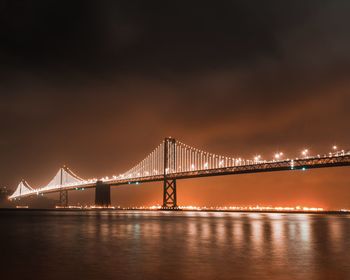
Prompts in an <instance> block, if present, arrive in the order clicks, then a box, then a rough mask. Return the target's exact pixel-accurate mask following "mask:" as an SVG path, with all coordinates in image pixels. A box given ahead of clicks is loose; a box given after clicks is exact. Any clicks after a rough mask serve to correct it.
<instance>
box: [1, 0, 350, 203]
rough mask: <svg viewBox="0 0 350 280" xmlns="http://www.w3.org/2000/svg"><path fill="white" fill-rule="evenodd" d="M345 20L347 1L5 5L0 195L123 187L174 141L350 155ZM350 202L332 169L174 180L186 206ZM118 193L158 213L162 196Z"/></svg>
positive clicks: (237, 152) (151, 187) (343, 177)
mask: <svg viewBox="0 0 350 280" xmlns="http://www.w3.org/2000/svg"><path fill="white" fill-rule="evenodd" d="M349 10H350V2H349V1H343V0H329V1H325V0H315V1H310V0H306V1H295V0H290V1H289V0H288V1H278V0H276V1H261V0H255V1H253V0H250V1H249V0H248V1H210V2H209V1H189V0H187V1H171V2H169V1H152V0H150V1H141V0H132V1H131V0H128V1H62V0H50V1H48V0H46V1H16V0H11V1H10V0H3V1H1V3H0V34H1V36H0V74H1V75H0V129H1V137H0V156H1V162H0V185H3V186H7V187H11V188H15V187H16V186H17V184H18V182H19V181H20V180H21V179H22V178H25V179H26V180H27V181H28V182H29V183H30V184H31V185H32V186H33V187H36V186H39V185H44V184H46V183H47V182H48V181H49V180H50V179H51V177H52V176H53V175H54V174H55V173H56V172H57V170H58V168H59V167H60V166H62V165H63V164H67V165H68V166H69V167H70V168H71V169H72V170H74V171H75V172H76V173H77V174H79V175H80V176H81V177H83V178H94V177H101V176H110V175H113V174H120V173H122V172H124V171H126V170H127V169H129V168H130V167H132V166H133V165H134V164H136V163H137V162H138V161H140V160H141V159H143V158H144V157H145V156H146V155H147V154H148V153H149V152H150V151H151V150H153V148H155V147H156V146H157V145H158V144H159V143H160V142H161V141H162V140H163V138H164V137H166V136H173V137H175V138H177V139H179V140H181V141H182V142H185V143H186V144H188V145H191V146H195V147H197V148H200V149H203V150H207V151H209V152H213V153H217V154H222V155H227V156H232V157H244V158H253V157H254V155H256V154H261V155H262V156H263V157H264V158H265V159H270V158H272V157H273V154H274V152H276V151H283V152H284V153H285V154H286V155H287V156H290V157H293V156H296V157H297V156H300V152H301V150H302V149H304V148H309V149H310V153H312V154H318V153H321V154H323V153H328V152H329V151H330V150H331V147H332V145H335V144H336V145H338V146H339V147H340V148H342V149H343V148H344V149H350V141H349V140H350V130H349V120H350V110H349V105H350V79H349V74H350V67H349V66H350V36H349V26H350V17H349ZM349 189H350V176H349V169H347V168H337V169H323V170H314V171H306V172H300V171H296V172H281V173H265V174H256V175H240V176H225V177H213V178H202V179H196V180H184V181H178V200H179V204H180V205H199V206H201V205H207V206H216V205H221V206H228V205H257V204H259V205H278V206H296V205H306V206H315V207H325V208H335V209H340V208H350V192H349ZM112 194H113V197H112V202H113V204H114V205H122V206H131V205H154V204H160V203H161V199H162V184H161V183H150V184H146V185H141V186H122V187H115V188H113V191H112ZM56 196H57V195H56ZM56 198H57V197H56ZM93 200H94V195H93V190H90V191H87V192H75V193H74V192H72V193H71V203H77V202H80V203H90V202H92V201H93Z"/></svg>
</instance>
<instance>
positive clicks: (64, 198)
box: [60, 190, 68, 207]
mask: <svg viewBox="0 0 350 280" xmlns="http://www.w3.org/2000/svg"><path fill="white" fill-rule="evenodd" d="M60 206H61V207H68V191H67V190H65V191H60Z"/></svg>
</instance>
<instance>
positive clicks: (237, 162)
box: [10, 137, 350, 209]
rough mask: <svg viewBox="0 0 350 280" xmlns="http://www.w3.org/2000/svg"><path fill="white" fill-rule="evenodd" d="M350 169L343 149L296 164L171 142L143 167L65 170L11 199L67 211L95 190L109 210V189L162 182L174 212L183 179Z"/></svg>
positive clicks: (166, 201)
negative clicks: (47, 201) (51, 202)
mask: <svg viewBox="0 0 350 280" xmlns="http://www.w3.org/2000/svg"><path fill="white" fill-rule="evenodd" d="M349 165H350V151H344V150H342V151H338V150H336V149H334V150H333V151H332V152H330V153H327V154H324V155H316V156H309V155H308V150H305V151H303V154H302V157H301V158H293V159H284V158H283V155H282V153H277V154H276V155H275V157H274V159H272V160H269V161H267V160H262V159H261V157H260V156H256V157H254V159H242V158H234V157H227V156H221V155H217V154H213V153H209V152H206V151H203V150H200V149H197V148H194V147H191V146H189V145H186V144H184V143H182V142H180V141H177V140H176V139H174V138H171V137H168V138H165V139H164V141H162V143H161V144H160V145H159V146H158V147H156V148H155V149H154V150H153V151H152V152H151V153H150V154H149V155H148V156H147V157H146V158H144V159H143V160H142V161H141V162H139V163H138V164H137V165H135V166H134V167H132V168H131V169H130V170H128V171H126V172H125V173H122V174H120V175H118V176H112V177H105V178H100V179H88V180H85V179H82V178H80V177H79V176H78V175H76V174H75V173H74V172H73V171H72V170H70V169H69V168H68V167H67V166H64V167H62V168H60V169H59V171H58V172H57V174H56V175H55V176H54V178H53V179H52V180H51V181H50V182H49V183H48V184H47V185H46V186H42V187H38V188H32V187H31V186H30V185H29V184H28V183H27V182H26V181H25V180H22V181H21V182H20V183H19V185H18V187H17V189H16V190H15V192H14V193H13V194H12V195H11V196H10V199H11V200H18V199H21V198H24V197H29V196H35V195H44V194H48V193H59V198H60V205H61V206H62V207H67V206H68V192H69V191H73V190H80V189H87V188H95V204H96V206H100V207H108V206H110V205H111V195H110V193H111V186H118V185H126V184H140V183H146V182H163V204H162V206H163V208H164V209H176V208H178V204H177V190H176V183H177V180H180V179H189V178H197V177H208V176H222V175H234V174H237V175H238V174H247V173H260V172H273V171H293V170H306V169H315V168H326V167H342V166H349Z"/></svg>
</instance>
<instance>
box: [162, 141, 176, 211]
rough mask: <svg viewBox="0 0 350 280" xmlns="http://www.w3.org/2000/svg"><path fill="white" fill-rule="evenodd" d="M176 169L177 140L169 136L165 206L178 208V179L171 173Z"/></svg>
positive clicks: (166, 152)
mask: <svg viewBox="0 0 350 280" xmlns="http://www.w3.org/2000/svg"><path fill="white" fill-rule="evenodd" d="M175 171H176V140H175V139H174V138H171V137H168V138H165V140H164V183H163V208H165V209H177V200H176V179H175V178H169V174H170V173H172V172H175Z"/></svg>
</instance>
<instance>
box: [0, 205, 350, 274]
mask: <svg viewBox="0 0 350 280" xmlns="http://www.w3.org/2000/svg"><path fill="white" fill-rule="evenodd" d="M0 218H1V231H0V240H1V247H2V250H1V254H2V259H3V260H2V264H1V268H2V269H1V270H2V271H1V276H2V277H1V278H2V279H349V278H350V254H349V251H350V216H346V215H342V216H336V215H322V214H319V215H313V214H277V213H274V214H254V213H207V212H158V211H155V212H141V211H140V212H139V211H1V212H0Z"/></svg>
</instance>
